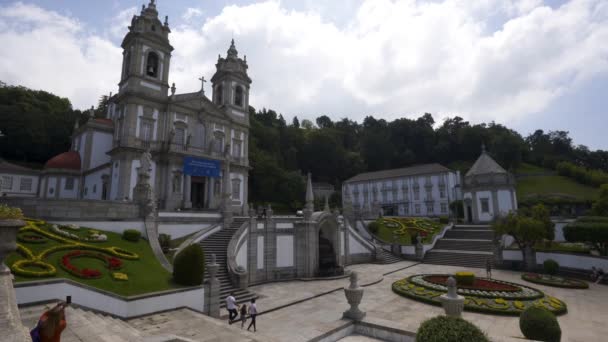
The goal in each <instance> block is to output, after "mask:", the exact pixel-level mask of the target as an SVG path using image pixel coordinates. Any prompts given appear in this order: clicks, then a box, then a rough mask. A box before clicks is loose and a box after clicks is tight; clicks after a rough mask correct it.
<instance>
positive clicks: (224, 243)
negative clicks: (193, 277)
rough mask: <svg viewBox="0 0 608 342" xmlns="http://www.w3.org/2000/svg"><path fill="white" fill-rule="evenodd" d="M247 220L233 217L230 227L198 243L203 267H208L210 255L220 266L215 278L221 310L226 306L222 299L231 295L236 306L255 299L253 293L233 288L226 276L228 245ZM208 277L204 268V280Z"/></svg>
mask: <svg viewBox="0 0 608 342" xmlns="http://www.w3.org/2000/svg"><path fill="white" fill-rule="evenodd" d="M247 220H248V218H246V217H235V218H234V220H233V221H232V223H231V224H230V227H228V228H222V229H221V230H219V231H218V232H216V233H213V234H211V235H210V236H208V237H207V238H205V239H204V240H202V241H201V242H199V245H200V246H201V247H202V248H203V252H204V253H205V265H208V264H209V263H210V262H211V254H215V257H216V262H217V263H218V264H219V265H220V266H219V268H218V270H217V274H216V277H217V278H218V280H219V281H220V300H221V304H220V307H221V308H224V307H225V306H226V302H225V301H224V299H225V298H226V297H227V296H228V295H229V294H231V293H233V294H234V298H236V302H237V304H240V303H244V302H248V301H250V300H251V299H252V298H257V296H256V295H255V293H252V292H249V291H248V290H242V289H238V288H236V287H235V286H233V285H232V282H231V280H230V275H229V274H228V256H227V251H228V244H229V243H230V239H232V236H233V235H234V233H236V231H237V230H239V228H240V227H241V226H242V225H243V223H245V221H247ZM208 277H209V275H208V269H207V268H205V280H207V279H208Z"/></svg>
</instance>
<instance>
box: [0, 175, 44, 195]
mask: <svg viewBox="0 0 608 342" xmlns="http://www.w3.org/2000/svg"><path fill="white" fill-rule="evenodd" d="M5 177H6V178H5ZM7 178H8V179H10V181H9V182H6V180H7ZM39 181H40V177H39V176H38V175H34V174H32V175H30V174H18V173H9V172H0V183H1V185H0V194H7V196H18V197H33V196H36V195H37V194H38V182H39ZM22 182H23V185H24V186H25V185H27V184H28V183H29V182H31V186H30V188H29V190H27V189H25V188H24V190H21V184H22Z"/></svg>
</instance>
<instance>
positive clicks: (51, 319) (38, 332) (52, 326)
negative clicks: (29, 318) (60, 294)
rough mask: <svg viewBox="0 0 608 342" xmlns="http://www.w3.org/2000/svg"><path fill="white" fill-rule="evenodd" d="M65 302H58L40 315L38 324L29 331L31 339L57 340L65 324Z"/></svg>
mask: <svg viewBox="0 0 608 342" xmlns="http://www.w3.org/2000/svg"><path fill="white" fill-rule="evenodd" d="M67 306H68V304H67V303H63V302H62V303H59V304H57V305H55V307H53V308H52V309H50V310H48V311H46V312H45V313H43V314H42V316H40V320H39V321H38V325H36V327H35V328H34V330H32V331H31V332H30V336H31V337H32V341H36V342H38V341H39V342H59V341H61V333H62V332H63V330H64V329H65V327H66V326H67V322H66V320H65V308H66V307H67Z"/></svg>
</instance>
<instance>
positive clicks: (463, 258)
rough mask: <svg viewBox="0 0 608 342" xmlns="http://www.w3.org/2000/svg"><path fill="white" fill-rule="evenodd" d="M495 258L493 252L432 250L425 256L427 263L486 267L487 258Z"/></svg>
mask: <svg viewBox="0 0 608 342" xmlns="http://www.w3.org/2000/svg"><path fill="white" fill-rule="evenodd" d="M488 259H490V260H493V256H492V255H491V254H473V252H471V253H466V254H465V253H450V252H436V251H433V250H430V251H428V252H427V253H426V255H425V256H424V263H425V264H434V265H448V266H462V267H463V268H465V269H466V268H485V267H486V260H488Z"/></svg>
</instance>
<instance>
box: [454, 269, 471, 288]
mask: <svg viewBox="0 0 608 342" xmlns="http://www.w3.org/2000/svg"><path fill="white" fill-rule="evenodd" d="M454 277H455V278H456V283H457V284H459V285H473V283H474V282H475V273H473V272H456V274H455V275H454Z"/></svg>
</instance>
